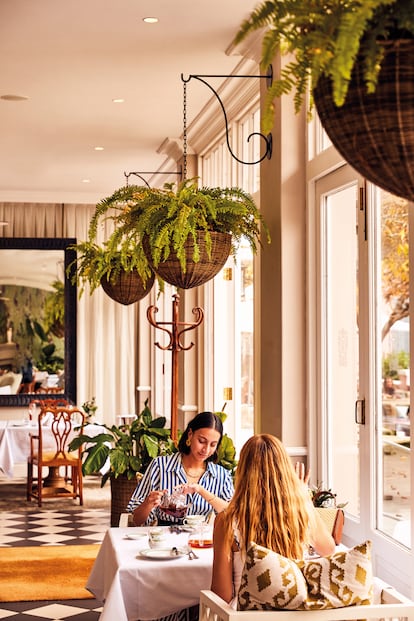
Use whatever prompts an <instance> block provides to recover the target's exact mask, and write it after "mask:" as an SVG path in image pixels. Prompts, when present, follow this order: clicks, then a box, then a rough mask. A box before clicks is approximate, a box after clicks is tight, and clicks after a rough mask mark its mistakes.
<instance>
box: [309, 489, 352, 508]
mask: <svg viewBox="0 0 414 621" xmlns="http://www.w3.org/2000/svg"><path fill="white" fill-rule="evenodd" d="M309 491H310V495H311V499H312V503H313V505H314V506H315V507H328V508H329V507H336V508H337V509H343V508H344V507H345V506H346V505H347V504H348V503H347V502H343V503H340V504H339V503H337V501H336V494H335V493H334V492H333V491H332V490H331V489H325V488H324V486H323V484H322V483H319V484H318V485H316V486H315V487H311V488H309Z"/></svg>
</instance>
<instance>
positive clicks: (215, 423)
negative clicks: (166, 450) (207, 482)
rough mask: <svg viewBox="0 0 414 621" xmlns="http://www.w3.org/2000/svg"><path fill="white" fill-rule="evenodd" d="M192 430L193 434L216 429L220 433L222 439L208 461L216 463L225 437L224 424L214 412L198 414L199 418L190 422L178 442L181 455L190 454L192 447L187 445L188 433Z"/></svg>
mask: <svg viewBox="0 0 414 621" xmlns="http://www.w3.org/2000/svg"><path fill="white" fill-rule="evenodd" d="M190 429H191V431H192V432H194V431H197V429H215V430H216V431H218V432H219V434H220V439H219V441H218V442H217V446H216V450H215V451H214V453H213V455H210V457H209V458H208V459H206V461H213V462H216V461H217V458H218V454H217V451H218V448H219V446H220V443H221V439H222V437H223V423H222V422H221V420H220V418H219V417H218V416H217V414H214V412H200V413H199V414H197V416H195V417H194V418H193V419H192V420H190V422H189V423H188V425H187V427H186V430H185V431H184V433H183V435H182V436H181V438H180V440H179V442H178V450H179V451H180V453H184V455H188V454H189V452H190V447H189V446H187V444H186V442H187V438H188V432H189V431H190Z"/></svg>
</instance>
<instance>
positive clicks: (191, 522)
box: [183, 515, 205, 528]
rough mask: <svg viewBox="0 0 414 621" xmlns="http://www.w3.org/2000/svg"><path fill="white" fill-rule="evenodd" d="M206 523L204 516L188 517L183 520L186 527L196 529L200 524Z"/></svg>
mask: <svg viewBox="0 0 414 621" xmlns="http://www.w3.org/2000/svg"><path fill="white" fill-rule="evenodd" d="M204 521H205V516H204V515H187V517H186V518H184V519H183V524H184V526H191V528H196V527H197V526H199V525H200V524H204Z"/></svg>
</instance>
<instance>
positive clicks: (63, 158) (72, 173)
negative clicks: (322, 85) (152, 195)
mask: <svg viewBox="0 0 414 621" xmlns="http://www.w3.org/2000/svg"><path fill="white" fill-rule="evenodd" d="M256 4H257V2H256V1H255V0H175V2H173V0H1V1H0V58H1V71H0V97H1V96H4V95H22V96H26V97H28V100H27V101H17V102H16V101H5V100H3V99H0V201H50V202H91V203H94V202H96V201H98V200H100V199H101V198H103V197H105V196H108V195H109V194H111V193H112V192H113V191H114V190H115V189H116V188H118V187H120V186H121V185H123V184H124V183H125V177H124V171H125V172H130V171H134V170H135V171H155V170H157V169H158V168H159V167H160V166H161V165H162V163H163V162H164V161H165V158H166V156H165V155H163V154H161V153H157V149H158V148H159V147H160V145H161V144H162V143H163V142H164V140H165V139H166V138H169V139H175V138H178V137H180V136H181V134H182V128H183V110H182V108H183V85H182V81H181V73H183V74H184V76H188V75H189V74H227V73H231V71H232V70H233V68H234V67H235V66H236V65H237V64H238V62H239V61H240V57H238V56H234V55H233V56H231V55H227V54H226V49H227V48H228V47H229V45H230V43H231V41H232V39H233V36H234V34H235V33H236V32H237V30H238V27H239V25H240V23H241V21H242V20H243V19H244V18H245V17H247V15H248V14H249V13H250V12H251V10H252V9H253V8H254V6H256ZM146 16H156V17H158V18H159V22H158V23H157V24H146V23H144V22H143V21H142V19H143V17H146ZM213 82H214V81H213ZM210 97H211V92H210V91H209V89H207V88H206V87H205V86H203V85H202V84H201V83H199V82H197V81H196V80H193V81H192V82H191V83H190V85H189V87H188V121H189V122H191V119H192V118H193V117H194V116H195V115H196V114H197V113H198V112H199V111H200V109H201V107H202V106H203V105H204V103H205V102H206V101H207V100H208V99H210ZM114 98H123V99H125V103H122V104H115V103H113V102H112V100H113V99H114ZM96 146H102V147H104V150H103V151H95V150H94V147H96ZM83 179H89V180H90V181H89V183H85V182H83ZM131 182H133V183H136V182H137V179H136V178H135V181H131ZM138 183H140V182H139V181H138Z"/></svg>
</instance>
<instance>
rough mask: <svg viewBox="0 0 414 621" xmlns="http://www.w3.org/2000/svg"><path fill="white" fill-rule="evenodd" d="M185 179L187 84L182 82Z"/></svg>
mask: <svg viewBox="0 0 414 621" xmlns="http://www.w3.org/2000/svg"><path fill="white" fill-rule="evenodd" d="M186 179H187V82H186V81H185V80H184V81H183V180H184V181H185V180H186Z"/></svg>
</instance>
